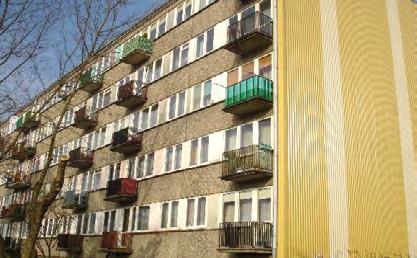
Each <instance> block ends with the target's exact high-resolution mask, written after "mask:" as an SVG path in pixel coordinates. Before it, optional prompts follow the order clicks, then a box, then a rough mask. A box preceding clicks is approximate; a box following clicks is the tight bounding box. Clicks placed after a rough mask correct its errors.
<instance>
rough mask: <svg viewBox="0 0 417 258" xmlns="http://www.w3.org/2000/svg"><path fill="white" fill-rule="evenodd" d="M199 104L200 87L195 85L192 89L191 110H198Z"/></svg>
mask: <svg viewBox="0 0 417 258" xmlns="http://www.w3.org/2000/svg"><path fill="white" fill-rule="evenodd" d="M200 102H201V85H197V86H195V87H194V94H193V110H197V109H199V108H200Z"/></svg>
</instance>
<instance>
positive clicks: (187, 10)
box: [184, 0, 192, 20]
mask: <svg viewBox="0 0 417 258" xmlns="http://www.w3.org/2000/svg"><path fill="white" fill-rule="evenodd" d="M191 12H192V5H191V1H190V0H188V1H187V2H185V17H184V20H187V19H188V18H189V17H190V16H191Z"/></svg>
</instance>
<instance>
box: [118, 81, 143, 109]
mask: <svg viewBox="0 0 417 258" xmlns="http://www.w3.org/2000/svg"><path fill="white" fill-rule="evenodd" d="M142 84H143V83H142V82H140V81H134V80H132V81H129V82H127V83H125V84H123V85H121V86H120V87H119V89H118V92H117V101H116V102H115V104H116V105H118V106H123V107H126V108H133V107H136V106H139V105H143V104H145V102H146V100H147V99H148V98H147V87H143V85H142Z"/></svg>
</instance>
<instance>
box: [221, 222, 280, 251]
mask: <svg viewBox="0 0 417 258" xmlns="http://www.w3.org/2000/svg"><path fill="white" fill-rule="evenodd" d="M272 232H273V226H272V223H269V222H225V223H220V226H219V249H218V250H219V252H222V253H247V254H248V253H249V254H256V253H257V254H270V253H272Z"/></svg>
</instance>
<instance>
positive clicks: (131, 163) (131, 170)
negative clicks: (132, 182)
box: [128, 158, 135, 178]
mask: <svg viewBox="0 0 417 258" xmlns="http://www.w3.org/2000/svg"><path fill="white" fill-rule="evenodd" d="M134 176H135V159H134V158H132V159H130V160H129V172H128V177H129V178H134Z"/></svg>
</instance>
